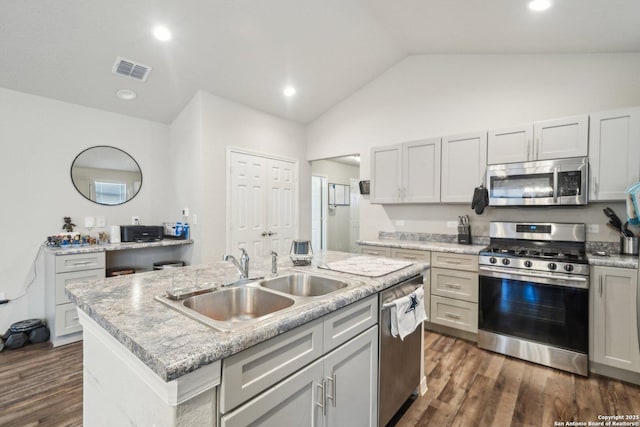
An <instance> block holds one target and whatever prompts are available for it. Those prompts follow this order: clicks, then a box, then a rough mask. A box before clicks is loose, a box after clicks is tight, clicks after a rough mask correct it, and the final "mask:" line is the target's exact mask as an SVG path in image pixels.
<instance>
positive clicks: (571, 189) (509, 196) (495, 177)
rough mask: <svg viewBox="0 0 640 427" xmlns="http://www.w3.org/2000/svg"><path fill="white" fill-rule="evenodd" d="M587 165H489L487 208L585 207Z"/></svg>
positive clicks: (577, 161)
mask: <svg viewBox="0 0 640 427" xmlns="http://www.w3.org/2000/svg"><path fill="white" fill-rule="evenodd" d="M588 165H589V162H588V160H587V158H586V157H573V158H568V159H556V160H542V161H536V162H523V163H508V164H503V165H490V166H488V167H487V190H488V191H489V206H572V205H586V204H587V197H588V196H587V193H588V191H587V183H588V181H589V176H588V169H589V167H588Z"/></svg>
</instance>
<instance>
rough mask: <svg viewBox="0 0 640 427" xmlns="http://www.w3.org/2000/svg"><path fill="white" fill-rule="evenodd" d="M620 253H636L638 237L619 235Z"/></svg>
mask: <svg viewBox="0 0 640 427" xmlns="http://www.w3.org/2000/svg"><path fill="white" fill-rule="evenodd" d="M620 253H621V254H622V255H638V238H637V237H620Z"/></svg>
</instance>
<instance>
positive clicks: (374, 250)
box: [360, 245, 391, 256]
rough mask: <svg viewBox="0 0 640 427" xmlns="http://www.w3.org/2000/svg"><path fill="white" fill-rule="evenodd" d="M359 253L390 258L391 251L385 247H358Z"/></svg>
mask: <svg viewBox="0 0 640 427" xmlns="http://www.w3.org/2000/svg"><path fill="white" fill-rule="evenodd" d="M360 253H361V254H364V255H375V256H391V249H390V248H388V247H385V246H373V245H360Z"/></svg>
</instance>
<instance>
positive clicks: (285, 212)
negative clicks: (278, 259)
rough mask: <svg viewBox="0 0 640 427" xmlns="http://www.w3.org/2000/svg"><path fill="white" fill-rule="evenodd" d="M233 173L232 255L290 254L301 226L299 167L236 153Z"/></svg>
mask: <svg viewBox="0 0 640 427" xmlns="http://www.w3.org/2000/svg"><path fill="white" fill-rule="evenodd" d="M230 173H231V177H230V182H231V185H230V192H231V193H230V196H229V200H230V205H231V206H230V216H231V218H230V221H229V233H230V238H229V241H230V245H231V247H230V248H229V251H230V253H231V254H235V253H236V252H237V250H238V248H241V247H242V248H245V249H246V250H247V252H248V253H249V256H250V257H263V256H268V255H269V251H270V250H275V251H276V252H278V253H279V254H286V253H289V249H290V247H291V241H292V240H293V238H294V236H295V234H296V233H297V224H298V222H297V216H296V215H297V214H296V213H297V203H298V202H297V197H296V188H297V165H296V163H295V162H289V161H285V160H279V159H270V158H267V157H264V156H259V155H252V154H247V153H239V152H235V151H232V152H231V155H230Z"/></svg>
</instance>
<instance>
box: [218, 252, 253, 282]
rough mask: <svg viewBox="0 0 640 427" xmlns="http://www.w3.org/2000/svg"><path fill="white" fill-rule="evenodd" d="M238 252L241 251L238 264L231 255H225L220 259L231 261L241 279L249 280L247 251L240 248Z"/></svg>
mask: <svg viewBox="0 0 640 427" xmlns="http://www.w3.org/2000/svg"><path fill="white" fill-rule="evenodd" d="M240 251H242V254H241V256H240V262H238V260H237V259H236V257H234V256H233V255H225V256H224V257H223V258H222V259H223V260H224V261H231V263H232V264H233V266H234V267H235V268H236V269H237V270H238V272H239V273H240V278H241V279H248V278H249V255H248V254H247V251H245V250H244V248H240Z"/></svg>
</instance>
